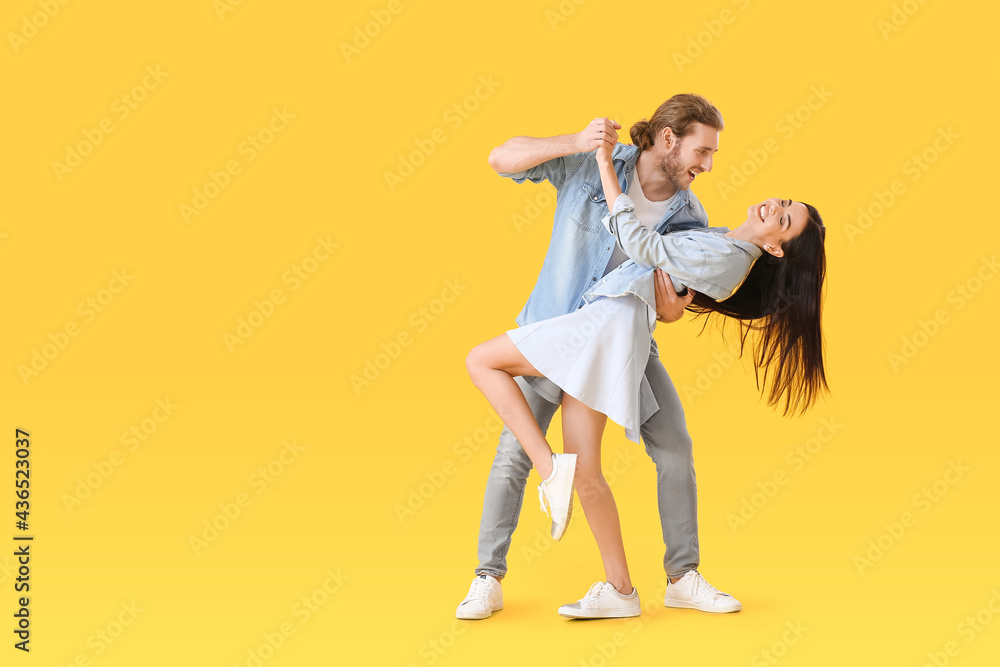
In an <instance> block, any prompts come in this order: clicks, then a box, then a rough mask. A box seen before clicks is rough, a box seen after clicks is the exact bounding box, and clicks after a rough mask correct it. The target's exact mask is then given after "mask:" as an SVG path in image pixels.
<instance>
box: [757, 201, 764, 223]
mask: <svg viewBox="0 0 1000 667" xmlns="http://www.w3.org/2000/svg"><path fill="white" fill-rule="evenodd" d="M757 216H758V217H759V218H760V221H761V222H764V204H761V205H760V206H759V207H758V208H757Z"/></svg>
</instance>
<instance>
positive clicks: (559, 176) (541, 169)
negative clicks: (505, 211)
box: [500, 153, 590, 190]
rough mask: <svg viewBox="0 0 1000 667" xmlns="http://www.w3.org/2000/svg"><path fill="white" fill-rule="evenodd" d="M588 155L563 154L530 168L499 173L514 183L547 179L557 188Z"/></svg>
mask: <svg viewBox="0 0 1000 667" xmlns="http://www.w3.org/2000/svg"><path fill="white" fill-rule="evenodd" d="M588 156H590V153H573V154H572V155H564V156H562V157H556V158H552V159H551V160H546V161H545V162H543V163H541V164H539V165H536V166H534V167H532V168H531V169H525V170H524V171H517V172H500V175H501V176H503V177H505V178H509V179H511V180H512V181H514V182H515V183H524V181H526V180H528V181H531V182H532V183H541V182H542V181H548V182H549V183H551V184H552V185H554V186H555V188H556V189H557V190H558V189H560V188H562V186H563V183H565V182H566V179H567V178H569V177H570V176H571V175H572V174H573V173H574V172H575V171H576V170H577V169H579V168H580V165H581V164H583V161H584V160H585V159H587V157H588Z"/></svg>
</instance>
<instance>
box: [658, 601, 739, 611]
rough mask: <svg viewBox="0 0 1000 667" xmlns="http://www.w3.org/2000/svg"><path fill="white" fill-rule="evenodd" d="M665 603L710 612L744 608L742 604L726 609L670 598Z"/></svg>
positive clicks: (675, 607) (671, 606) (679, 607)
mask: <svg viewBox="0 0 1000 667" xmlns="http://www.w3.org/2000/svg"><path fill="white" fill-rule="evenodd" d="M663 605H664V606H665V607H670V608H672V609H696V610H698V611H705V612H708V613H710V614H728V613H731V612H734V611H739V610H741V609H743V605H742V604H741V605H740V606H738V607H730V608H728V609H726V608H719V607H704V606H701V605H697V604H694V603H693V602H683V601H681V600H670V601H666V600H664V602H663Z"/></svg>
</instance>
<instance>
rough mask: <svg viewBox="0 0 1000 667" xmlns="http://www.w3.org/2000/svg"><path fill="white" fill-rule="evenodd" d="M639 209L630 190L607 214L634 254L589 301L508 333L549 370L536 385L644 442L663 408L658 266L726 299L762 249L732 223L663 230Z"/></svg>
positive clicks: (677, 280) (679, 282) (680, 281)
mask: <svg viewBox="0 0 1000 667" xmlns="http://www.w3.org/2000/svg"><path fill="white" fill-rule="evenodd" d="M634 208H635V204H634V203H633V202H632V200H631V199H630V198H629V197H628V195H626V194H624V193H623V194H621V195H620V196H619V197H618V199H616V200H615V203H614V208H613V210H612V212H611V213H610V214H609V215H608V216H607V217H605V218H604V219H603V220H602V222H604V225H605V227H607V229H608V231H609V232H611V234H613V235H614V236H615V237H616V238H617V239H618V243H619V244H620V245H621V248H622V250H624V251H625V253H626V254H627V255H628V256H629V257H631V258H632V259H631V260H629V261H627V262H625V263H623V264H622V265H621V266H619V267H618V268H617V269H615V270H614V271H612V272H611V273H609V274H608V275H607V276H605V277H604V279H603V280H601V281H600V282H598V283H597V284H596V285H595V286H594V287H593V288H592V289H591V290H590V291H589V292H587V293H586V294H585V295H584V301H586V305H584V306H583V307H582V308H579V309H578V310H576V311H574V312H572V313H567V314H565V315H560V316H558V317H554V318H551V319H548V320H541V321H539V322H535V323H533V324H528V325H526V326H523V327H519V328H517V329H511V330H509V331H507V335H508V336H509V337H510V339H511V340H512V341H513V343H514V345H515V346H517V349H518V350H519V351H520V352H521V354H523V355H524V357H525V359H527V360H528V362H529V363H531V365H532V366H534V367H535V368H536V369H537V370H538V371H539V372H540V373H542V374H543V375H544V376H545V378H536V377H525V381H527V382H528V383H529V384H530V385H531V386H532V388H533V389H535V390H536V391H538V392H539V393H540V394H541V395H542V396H543V397H545V398H547V399H548V400H550V401H552V402H554V403H558V402H559V401H560V399H561V396H552V395H550V394H551V393H552V391H551V385H552V383H554V384H555V385H556V386H557V387H558V388H559V389H560V390H562V391H564V392H566V393H567V394H569V395H570V396H572V397H574V398H576V399H578V400H580V401H581V402H583V403H585V404H586V405H587V406H589V407H590V408H592V409H594V410H597V411H599V412H603V413H604V414H606V415H607V416H608V417H609V418H610V419H611V420H612V421H614V422H615V423H617V424H620V425H622V426H624V427H625V434H626V436H627V437H628V438H629V440H632V441H633V442H639V427H640V426H641V425H642V424H643V423H644V422H645V421H646V420H647V419H649V417H651V416H652V415H653V414H654V413H655V412H656V410H658V409H659V405H657V403H656V399H655V397H654V396H653V392H652V390H651V389H650V387H649V385H648V383H647V381H646V376H645V369H646V364H647V362H648V361H649V350H650V338H651V337H652V333H653V330H654V329H655V328H656V289H655V283H654V280H655V274H654V269H655V268H656V267H659V268H661V269H663V270H664V271H666V272H667V273H669V274H670V278H671V281H672V282H673V285H674V288H675V289H676V290H678V291H680V290H682V289H683V288H684V287H685V286H687V287H690V288H691V289H693V290H695V291H696V292H700V293H702V294H705V295H707V296H709V297H711V298H713V299H715V300H717V301H721V300H724V299H726V298H728V297H729V296H731V295H732V294H733V293H734V292H735V291H736V290H737V288H739V286H740V285H741V284H742V283H743V280H744V279H745V278H746V276H747V274H748V273H749V272H750V268H751V267H752V266H753V263H754V262H755V261H756V260H757V259H758V258H759V257H760V255H761V252H762V251H761V249H760V248H758V247H757V246H756V245H754V244H752V243H748V242H746V241H742V240H740V239H734V238H732V237H729V236H726V235H725V233H726V232H728V231H729V229H728V228H726V227H716V228H708V229H701V230H688V231H681V232H674V233H671V234H664V235H660V234H657V233H656V232H655V231H653V230H650V229H648V228H647V227H646V226H644V225H643V224H642V223H641V222H640V221H639V219H638V218H636V217H635V214H634ZM546 379H547V380H549V381H550V382H545V380H546Z"/></svg>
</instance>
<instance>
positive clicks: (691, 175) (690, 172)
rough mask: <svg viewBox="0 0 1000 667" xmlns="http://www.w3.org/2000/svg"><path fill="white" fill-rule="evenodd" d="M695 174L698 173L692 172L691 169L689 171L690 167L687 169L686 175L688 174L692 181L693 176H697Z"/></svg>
mask: <svg viewBox="0 0 1000 667" xmlns="http://www.w3.org/2000/svg"><path fill="white" fill-rule="evenodd" d="M697 175H698V174H696V173H694V172H693V171H691V170H690V169H689V170H688V176H690V177H691V180H692V181H693V180H694V177H695V176H697Z"/></svg>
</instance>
